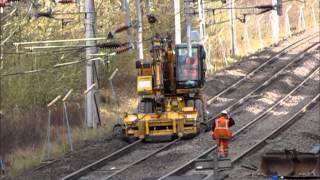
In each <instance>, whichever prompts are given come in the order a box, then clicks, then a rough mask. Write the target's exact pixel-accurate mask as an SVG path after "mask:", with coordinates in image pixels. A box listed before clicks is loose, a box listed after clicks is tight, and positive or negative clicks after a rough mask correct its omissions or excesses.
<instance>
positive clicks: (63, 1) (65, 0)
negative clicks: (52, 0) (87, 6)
mask: <svg viewBox="0 0 320 180" xmlns="http://www.w3.org/2000/svg"><path fill="white" fill-rule="evenodd" d="M74 2H75V0H56V3H60V4H69V3H74Z"/></svg>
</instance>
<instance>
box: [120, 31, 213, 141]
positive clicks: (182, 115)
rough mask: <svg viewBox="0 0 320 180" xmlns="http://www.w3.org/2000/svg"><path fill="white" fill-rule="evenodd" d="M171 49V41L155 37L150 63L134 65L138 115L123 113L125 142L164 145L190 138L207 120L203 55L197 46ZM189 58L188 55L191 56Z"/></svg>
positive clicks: (178, 45) (184, 45)
mask: <svg viewBox="0 0 320 180" xmlns="http://www.w3.org/2000/svg"><path fill="white" fill-rule="evenodd" d="M191 51H192V56H190V55H189V56H188V45H187V44H186V43H182V44H176V45H175V46H174V47H173V45H172V40H171V38H161V37H160V36H159V35H156V36H155V38H154V39H153V41H152V47H151V50H150V53H151V54H152V60H151V61H149V62H148V61H146V62H141V61H137V62H136V69H137V72H138V76H137V93H138V95H139V104H138V108H137V113H132V114H129V113H126V114H125V115H124V117H123V119H122V123H121V128H122V132H123V135H124V138H125V139H126V140H129V141H132V140H136V139H143V140H146V141H152V142H155V141H156V142H157V141H167V140H172V139H174V138H176V137H183V138H188V137H189V138H190V137H193V136H196V135H197V134H198V133H199V131H200V124H201V123H204V122H205V121H206V119H207V115H206V112H207V111H206V102H205V100H204V98H203V94H202V88H203V86H204V83H205V76H206V74H205V73H206V63H205V58H206V52H205V49H204V47H203V45H202V44H201V43H200V42H192V43H191ZM190 54H191V53H190Z"/></svg>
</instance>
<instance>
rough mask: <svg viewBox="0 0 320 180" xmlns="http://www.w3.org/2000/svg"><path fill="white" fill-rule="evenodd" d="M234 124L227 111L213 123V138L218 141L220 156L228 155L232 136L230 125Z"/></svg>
mask: <svg viewBox="0 0 320 180" xmlns="http://www.w3.org/2000/svg"><path fill="white" fill-rule="evenodd" d="M234 124H235V122H234V120H233V119H232V118H231V117H229V115H228V112H227V111H222V112H221V114H220V115H219V116H218V117H217V118H216V119H215V122H214V123H213V124H212V139H213V140H216V142H217V145H218V156H219V157H224V158H226V157H228V145H229V141H230V139H231V137H232V132H231V130H230V127H231V126H233V125H234Z"/></svg>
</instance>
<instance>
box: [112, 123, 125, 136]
mask: <svg viewBox="0 0 320 180" xmlns="http://www.w3.org/2000/svg"><path fill="white" fill-rule="evenodd" d="M112 136H113V137H114V138H123V137H124V136H125V130H124V129H123V127H122V125H121V124H116V125H114V126H113V129H112Z"/></svg>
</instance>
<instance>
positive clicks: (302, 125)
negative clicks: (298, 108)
mask: <svg viewBox="0 0 320 180" xmlns="http://www.w3.org/2000/svg"><path fill="white" fill-rule="evenodd" d="M319 112H320V106H319V104H318V105H316V106H315V107H313V108H312V109H311V110H310V111H309V112H307V113H306V114H305V115H304V116H303V117H301V119H299V121H298V122H296V123H295V124H294V125H292V126H291V127H290V128H289V129H287V130H286V131H285V132H283V133H282V134H280V135H279V136H278V137H276V138H275V139H273V140H269V141H267V143H268V144H267V145H266V146H265V147H264V148H263V149H261V150H260V151H257V152H256V153H254V154H252V155H250V156H248V157H246V158H245V159H243V160H242V162H240V163H238V164H236V166H235V167H234V169H233V170H232V171H231V173H230V174H229V176H230V177H229V178H228V179H254V180H256V179H265V178H264V177H261V176H259V173H258V172H257V171H249V170H248V169H245V168H243V167H242V166H243V165H246V166H251V167H259V166H260V160H261V156H262V155H263V154H264V153H266V152H271V151H283V150H284V149H296V150H297V151H300V152H309V151H310V150H311V149H312V148H313V146H314V145H315V144H320V114H319Z"/></svg>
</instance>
